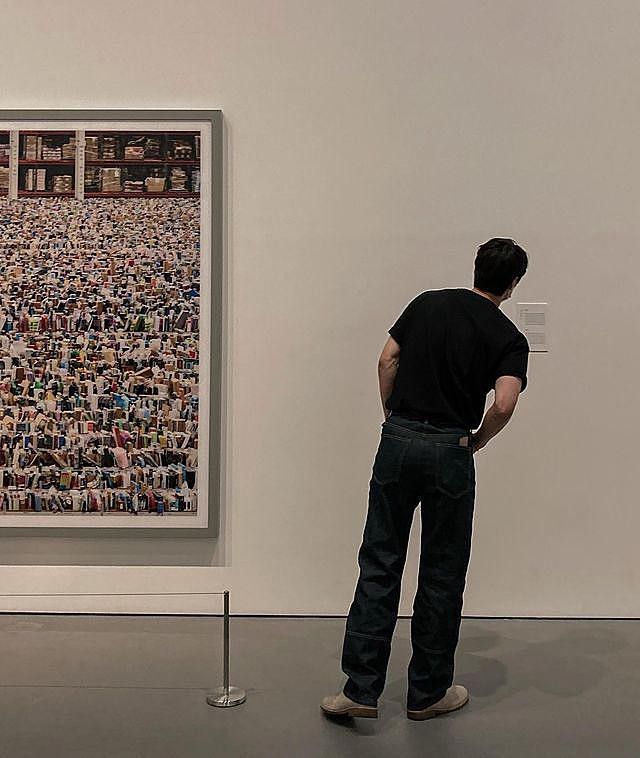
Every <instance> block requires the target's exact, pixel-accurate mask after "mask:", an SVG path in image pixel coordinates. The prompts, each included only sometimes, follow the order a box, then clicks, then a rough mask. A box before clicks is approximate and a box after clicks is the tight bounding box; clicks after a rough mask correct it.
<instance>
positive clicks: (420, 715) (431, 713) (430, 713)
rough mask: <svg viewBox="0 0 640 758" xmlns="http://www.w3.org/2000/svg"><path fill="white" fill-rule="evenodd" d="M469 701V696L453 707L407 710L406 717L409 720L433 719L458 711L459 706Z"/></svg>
mask: <svg viewBox="0 0 640 758" xmlns="http://www.w3.org/2000/svg"><path fill="white" fill-rule="evenodd" d="M468 702H469V696H468V695H467V698H466V700H463V701H462V703H460V704H459V705H456V706H454V707H453V708H425V709H424V710H423V711H407V718H408V719H411V721H426V720H427V719H433V718H435V717H436V716H443V715H444V714H445V713H453V712H454V711H459V710H460V708H462V707H463V706H465V705H466V704H467V703H468Z"/></svg>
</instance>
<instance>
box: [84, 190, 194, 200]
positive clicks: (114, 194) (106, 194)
mask: <svg viewBox="0 0 640 758" xmlns="http://www.w3.org/2000/svg"><path fill="white" fill-rule="evenodd" d="M84 196H85V197H145V198H147V197H200V193H199V192H171V191H169V190H168V191H165V192H85V193H84Z"/></svg>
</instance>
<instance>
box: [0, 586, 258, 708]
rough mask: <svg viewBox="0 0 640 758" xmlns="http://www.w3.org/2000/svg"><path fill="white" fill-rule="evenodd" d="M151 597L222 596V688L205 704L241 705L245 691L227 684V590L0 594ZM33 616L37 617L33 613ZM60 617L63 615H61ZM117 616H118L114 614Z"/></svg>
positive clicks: (9, 595) (18, 595) (19, 595)
mask: <svg viewBox="0 0 640 758" xmlns="http://www.w3.org/2000/svg"><path fill="white" fill-rule="evenodd" d="M151 595H154V596H155V595H161V596H162V597H166V596H168V595H172V596H176V595H178V596H180V595H184V596H187V595H188V596H193V595H222V596H223V597H224V611H223V635H222V636H223V641H222V655H223V660H222V671H223V674H222V687H218V689H216V690H214V691H213V692H211V693H210V694H208V695H207V703H208V704H209V705H213V706H215V707H216V708H232V707H233V706H235V705H242V703H244V702H245V700H246V699H247V693H246V691H245V690H242V689H240V688H239V687H232V686H231V685H230V684H229V670H230V656H231V651H230V648H231V645H230V633H229V632H230V629H229V627H230V624H229V590H225V591H224V592H50V593H49V592H47V593H43V592H40V593H24V594H22V593H11V594H4V593H0V597H149V596H151ZM6 613H10V611H3V612H2V613H0V615H2V614H6ZM34 615H37V614H36V613H34ZM61 615H65V614H64V613H62V614H61ZM114 615H118V614H114Z"/></svg>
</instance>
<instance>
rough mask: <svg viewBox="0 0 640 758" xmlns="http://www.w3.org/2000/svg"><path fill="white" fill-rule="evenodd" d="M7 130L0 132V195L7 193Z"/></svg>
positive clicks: (8, 150) (8, 148)
mask: <svg viewBox="0 0 640 758" xmlns="http://www.w3.org/2000/svg"><path fill="white" fill-rule="evenodd" d="M10 150H11V147H10V144H9V132H0V197H3V196H4V195H8V194H9V152H10Z"/></svg>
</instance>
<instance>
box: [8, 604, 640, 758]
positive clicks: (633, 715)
mask: <svg viewBox="0 0 640 758" xmlns="http://www.w3.org/2000/svg"><path fill="white" fill-rule="evenodd" d="M343 627H344V621H343V620H341V619H261V618H256V619H253V618H238V619H233V620H232V626H231V628H232V666H231V672H232V676H231V678H232V684H235V685H237V686H240V687H243V688H245V689H246V690H247V692H248V699H247V702H246V704H245V705H243V706H240V707H238V708H234V709H229V710H218V709H214V708H211V707H210V706H208V705H207V704H206V699H205V698H206V693H207V691H208V690H210V689H213V688H215V687H217V686H218V685H219V684H220V683H221V681H220V680H221V678H222V674H221V661H220V648H221V645H220V638H221V632H222V626H221V620H220V619H217V618H215V619H211V618H204V617H175V616H174V617H171V616H164V617H148V616H146V617H141V616H137V617H136V616H65V617H62V616H44V615H42V616H25V615H4V616H0V645H1V647H0V649H1V650H2V686H0V713H2V723H3V727H2V748H1V749H0V755H2V756H3V757H4V756H7V758H8V757H9V756H10V758H27V757H28V758H33V756H36V755H38V756H47V758H58V757H60V758H62V757H63V756H64V757H65V758H70V757H71V756H73V757H76V756H77V757H80V756H82V758H94V757H97V756H100V757H104V758H106V757H107V756H109V758H147V756H148V757H149V758H151V757H152V756H153V757H154V758H176V756H188V757H189V758H201V757H202V758H204V756H206V757H207V758H211V757H212V756H234V758H235V756H238V757H242V758H245V757H247V758H248V757H251V758H259V757H262V756H264V757H265V758H267V757H269V758H273V757H278V758H280V756H287V758H316V756H317V757H318V758H320V757H323V758H324V757H325V756H349V758H356V757H357V756H377V755H380V756H388V755H390V754H391V755H396V756H398V757H400V756H422V755H429V756H437V757H440V756H447V758H458V756H465V758H502V757H503V756H504V758H528V756H536V757H539V756H545V757H546V756H549V757H552V758H557V757H561V756H567V758H568V757H569V756H581V758H591V757H592V758H596V757H598V758H600V757H601V756H607V758H617V757H618V756H619V757H620V758H622V757H623V756H624V758H631V756H637V755H640V730H638V729H637V715H638V714H637V710H638V708H637V704H638V702H639V701H640V624H639V623H638V622H637V621H591V620H589V621H587V620H585V621H564V620H563V621H561V620H549V621H541V620H480V619H465V620H464V621H463V624H462V630H461V640H460V645H459V648H458V656H457V674H456V681H458V682H460V683H461V684H464V685H466V686H467V687H468V689H469V691H470V693H471V702H470V704H469V705H468V706H466V707H465V708H464V709H462V710H461V711H459V712H458V713H456V714H451V715H449V716H445V717H440V718H439V719H435V720H433V721H428V722H423V723H417V722H410V721H408V720H407V719H406V718H405V717H404V710H403V705H404V703H403V697H404V693H405V667H406V663H407V661H408V658H409V624H408V622H407V621H406V620H401V621H400V622H399V623H398V630H397V633H396V641H395V644H394V648H393V653H392V660H391V665H390V671H389V680H388V685H387V689H386V691H385V695H384V698H383V700H382V701H381V717H380V719H379V720H378V721H353V722H351V723H346V724H335V723H332V722H330V721H327V720H326V719H324V718H323V717H322V716H321V714H320V712H319V708H318V703H319V700H320V698H321V697H322V696H323V695H325V694H328V693H330V692H332V691H335V690H336V689H337V687H338V686H339V685H340V684H341V682H342V678H341V673H340V670H339V658H340V645H341V637H342V631H343Z"/></svg>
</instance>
